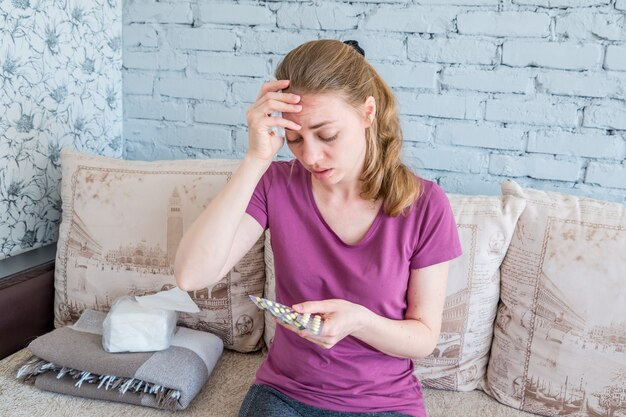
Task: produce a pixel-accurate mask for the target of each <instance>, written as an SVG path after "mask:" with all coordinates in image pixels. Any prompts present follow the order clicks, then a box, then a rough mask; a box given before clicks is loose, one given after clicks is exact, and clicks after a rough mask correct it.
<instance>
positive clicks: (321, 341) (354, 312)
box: [286, 262, 449, 358]
mask: <svg viewBox="0 0 626 417" xmlns="http://www.w3.org/2000/svg"><path fill="white" fill-rule="evenodd" d="M448 268H449V265H448V262H442V263H440V264H437V265H432V266H429V267H426V268H422V269H415V270H411V276H410V278H409V287H408V292H407V302H408V306H407V311H406V314H405V319H404V320H391V319H388V318H385V317H382V316H379V315H378V314H376V313H374V312H372V311H371V310H369V309H367V308H365V307H363V306H361V305H358V304H354V303H351V302H349V301H345V300H324V301H309V302H305V303H301V304H297V305H295V306H294V309H295V310H296V311H299V312H310V313H320V314H322V316H324V327H323V328H322V335H320V336H314V335H312V334H311V333H309V332H308V331H297V333H298V334H300V335H301V336H302V337H304V338H306V339H309V340H311V341H312V342H314V343H317V344H318V345H320V346H322V347H325V348H327V349H330V348H331V347H333V346H334V345H335V344H337V342H339V341H340V340H341V339H343V338H344V337H346V336H348V335H351V336H353V337H356V338H357V339H359V340H361V341H363V342H365V343H367V344H368V345H370V346H372V347H374V348H376V349H378V350H380V351H381V352H384V353H386V354H388V355H391V356H397V357H403V358H423V357H426V356H428V355H429V354H430V353H431V352H432V351H433V350H434V349H435V346H437V341H438V339H439V332H440V330H441V319H442V313H443V306H444V303H445V298H446V286H447V278H448ZM286 327H289V326H286Z"/></svg>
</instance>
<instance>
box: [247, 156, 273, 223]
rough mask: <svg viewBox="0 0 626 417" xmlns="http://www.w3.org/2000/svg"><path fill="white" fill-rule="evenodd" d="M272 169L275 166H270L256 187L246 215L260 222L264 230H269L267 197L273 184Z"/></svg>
mask: <svg viewBox="0 0 626 417" xmlns="http://www.w3.org/2000/svg"><path fill="white" fill-rule="evenodd" d="M272 168H273V164H272V165H270V167H269V168H268V169H267V170H266V171H265V173H264V174H263V176H262V177H261V179H260V180H259V183H258V184H257V185H256V187H255V189H254V192H253V193H252V197H251V198H250V202H249V203H248V207H247V208H246V213H248V214H249V215H250V216H252V217H254V219H255V220H256V221H257V222H259V224H260V225H261V227H263V229H267V225H268V222H267V218H268V205H267V196H268V194H269V190H270V185H271V183H272V181H271V177H272Z"/></svg>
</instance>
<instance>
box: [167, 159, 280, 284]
mask: <svg viewBox="0 0 626 417" xmlns="http://www.w3.org/2000/svg"><path fill="white" fill-rule="evenodd" d="M270 162H271V161H263V160H260V159H256V158H252V157H247V156H246V157H245V158H244V159H243V161H242V163H241V165H240V166H239V168H238V169H237V171H235V173H234V174H233V176H232V177H231V179H230V181H228V183H227V184H226V185H225V186H224V188H223V189H222V190H221V191H220V192H219V193H218V195H217V196H216V197H215V198H214V199H213V200H212V201H211V203H210V204H209V205H208V207H207V208H206V209H204V211H203V212H202V213H201V214H200V216H199V217H198V218H197V219H196V221H195V222H194V223H193V224H192V225H191V227H190V228H189V230H187V232H186V233H185V234H184V235H183V238H182V239H181V241H180V244H179V246H178V251H177V252H176V261H175V263H174V276H175V277H176V284H177V285H178V287H180V288H181V289H182V290H185V291H191V290H195V289H200V288H204V287H207V286H209V285H211V284H213V283H215V282H217V281H219V280H220V279H221V278H222V277H223V276H224V274H226V272H228V270H229V269H230V268H228V269H226V267H228V265H227V264H229V262H228V260H229V259H230V260H231V262H230V263H232V261H234V263H236V262H237V261H238V260H239V258H241V257H242V256H243V255H245V253H246V251H247V250H250V248H251V247H252V245H254V243H255V242H256V241H257V240H258V239H259V237H260V236H261V234H262V233H263V228H262V227H261V225H260V224H258V223H257V222H256V221H255V220H254V219H252V218H251V216H249V215H246V217H244V214H245V210H246V207H247V206H248V203H249V202H250V198H251V197H252V193H253V192H254V188H255V187H256V185H257V183H258V182H259V180H260V179H261V176H262V175H263V173H264V172H265V171H266V170H267V167H268V166H269V164H270ZM235 236H238V239H235ZM231 253H232V254H231ZM235 258H237V259H235ZM230 267H231V268H232V265H230Z"/></svg>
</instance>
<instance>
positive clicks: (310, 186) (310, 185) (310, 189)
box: [305, 171, 384, 248]
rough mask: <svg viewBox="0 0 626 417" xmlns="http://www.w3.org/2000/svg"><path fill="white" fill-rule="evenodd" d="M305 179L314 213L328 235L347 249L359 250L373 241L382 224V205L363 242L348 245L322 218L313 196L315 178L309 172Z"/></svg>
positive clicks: (362, 239)
mask: <svg viewBox="0 0 626 417" xmlns="http://www.w3.org/2000/svg"><path fill="white" fill-rule="evenodd" d="M305 178H306V188H307V193H308V195H309V201H310V203H311V206H312V207H313V211H315V214H316V215H317V218H318V220H319V221H320V223H321V224H322V225H323V226H324V228H325V229H326V230H327V231H328V233H331V234H332V235H333V236H334V238H335V239H336V240H337V242H338V243H339V244H341V245H343V246H346V247H354V248H358V247H361V246H363V245H365V244H367V242H368V241H369V240H370V239H371V236H372V235H373V234H374V233H375V232H376V229H377V228H378V225H379V224H380V221H381V219H382V216H383V213H384V210H383V206H382V205H381V206H380V208H379V210H378V213H377V214H376V218H374V221H373V222H372V224H371V225H370V227H369V229H368V230H367V232H366V233H365V235H364V236H363V237H362V238H361V240H359V241H358V242H357V243H353V244H351V243H346V242H345V241H344V240H343V239H342V238H341V237H339V235H338V234H337V233H336V232H335V231H334V230H333V228H332V227H330V225H329V224H328V223H327V222H326V220H325V219H324V216H322V212H321V211H320V209H319V207H318V206H317V202H316V201H315V196H314V195H313V177H312V176H311V173H310V172H308V171H307V175H306V176H305Z"/></svg>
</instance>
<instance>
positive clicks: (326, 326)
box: [274, 299, 369, 349]
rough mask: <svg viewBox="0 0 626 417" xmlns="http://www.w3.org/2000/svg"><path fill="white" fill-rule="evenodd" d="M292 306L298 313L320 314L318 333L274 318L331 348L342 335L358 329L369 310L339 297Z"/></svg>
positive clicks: (363, 322)
mask: <svg viewBox="0 0 626 417" xmlns="http://www.w3.org/2000/svg"><path fill="white" fill-rule="evenodd" d="M292 308H293V309H294V310H295V311H296V312H298V313H311V314H319V315H320V316H322V319H323V326H322V332H321V333H320V334H319V335H315V334H313V333H311V332H310V331H308V330H298V329H296V328H295V327H293V326H291V325H288V324H285V323H283V322H282V321H280V320H278V319H274V320H275V321H276V322H277V323H278V324H280V325H282V326H283V327H285V328H287V329H289V330H291V331H292V332H295V333H297V334H298V335H300V336H301V337H303V338H305V339H307V340H310V341H311V342H313V343H315V344H317V345H319V346H321V347H323V348H325V349H330V348H332V347H333V346H335V345H336V344H337V343H339V341H341V340H342V339H343V338H344V337H346V336H349V335H351V334H352V333H354V332H355V331H357V330H360V329H361V328H362V327H363V326H364V325H365V323H366V320H367V313H368V312H369V310H367V309H366V308H365V307H363V306H361V305H359V304H355V303H351V302H350V301H346V300H339V299H331V300H322V301H306V302H303V303H300V304H296V305H294V306H292Z"/></svg>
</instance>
